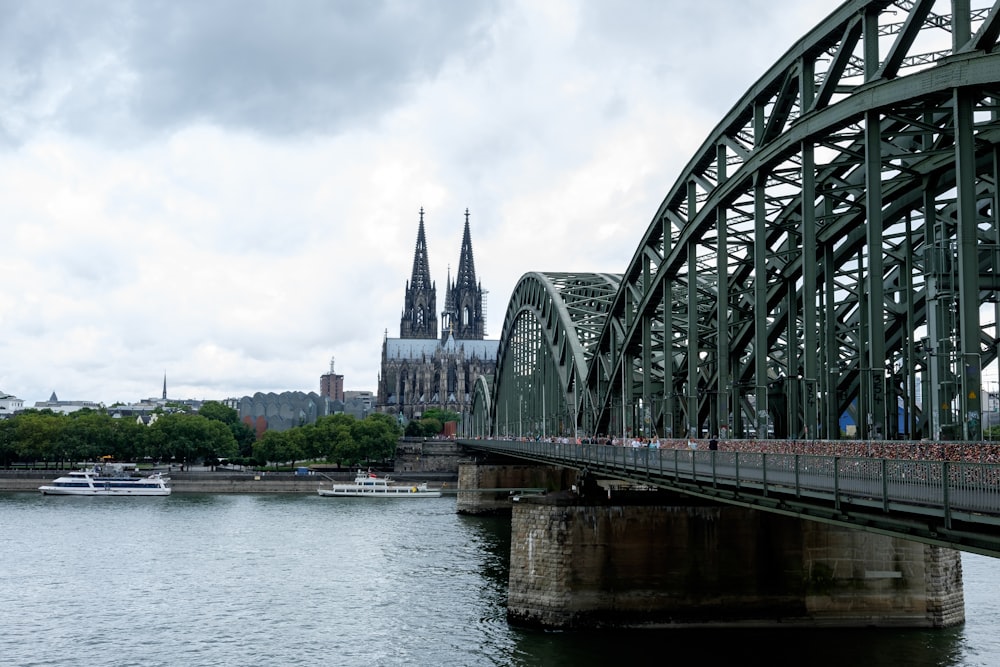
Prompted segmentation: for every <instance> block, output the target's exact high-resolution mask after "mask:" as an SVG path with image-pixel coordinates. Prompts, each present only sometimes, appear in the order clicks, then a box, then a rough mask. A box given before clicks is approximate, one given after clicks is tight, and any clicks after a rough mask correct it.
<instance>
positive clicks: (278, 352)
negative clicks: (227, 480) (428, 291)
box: [0, 0, 829, 404]
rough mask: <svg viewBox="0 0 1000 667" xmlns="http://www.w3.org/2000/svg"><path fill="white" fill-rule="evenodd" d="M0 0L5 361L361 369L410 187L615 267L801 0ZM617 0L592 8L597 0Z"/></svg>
mask: <svg viewBox="0 0 1000 667" xmlns="http://www.w3.org/2000/svg"><path fill="white" fill-rule="evenodd" d="M243 7H244V5H243V4H241V3H233V2H228V1H226V0H215V1H213V2H206V3H174V2H171V3H153V2H141V3H140V2H119V3H104V2H99V3H73V4H68V3H65V2H59V1H57V0H50V1H48V2H45V1H44V0H40V1H39V2H33V3H27V4H26V3H20V2H4V1H2V0H0V100H2V102H3V104H2V105H0V202H2V211H3V219H4V223H3V224H2V225H0V239H2V243H3V249H4V252H3V253H2V255H0V257H2V259H0V281H2V285H3V288H2V290H0V330H2V332H3V336H2V337H0V389H2V390H4V391H7V392H10V393H13V394H15V395H17V396H19V397H21V398H23V399H25V400H26V401H27V402H28V403H29V404H32V403H33V402H34V401H38V400H45V399H46V398H48V396H49V394H50V393H51V392H52V391H56V392H57V393H58V394H59V396H60V398H76V399H86V400H96V401H105V402H108V403H110V402H112V401H117V400H126V401H127V400H135V399H137V398H141V397H146V396H153V395H159V393H160V390H161V382H162V379H163V373H164V372H165V373H166V374H167V380H168V384H169V387H170V394H171V396H176V397H190V398H223V397H226V396H239V395H244V394H248V393H252V392H254V391H281V390H286V389H297V390H306V391H309V390H316V389H318V378H319V375H320V374H321V373H323V372H326V371H327V369H328V368H329V360H330V357H336V370H337V372H338V373H343V374H344V375H345V376H346V378H345V382H346V386H347V388H349V389H369V390H374V389H375V383H376V380H377V376H378V364H379V355H380V347H381V342H382V337H383V335H385V334H386V333H388V335H389V336H396V335H398V332H399V317H400V313H401V309H402V305H403V288H404V284H405V282H406V280H407V279H408V278H409V276H410V270H411V267H412V260H413V246H414V242H415V239H416V232H417V220H418V211H419V209H420V208H421V207H424V209H425V211H426V213H425V222H426V226H427V240H428V246H429V253H430V261H431V274H432V278H433V279H434V280H435V281H437V283H438V287H439V291H440V294H439V300H443V291H444V284H445V279H446V277H447V275H448V271H449V267H450V268H451V270H454V269H455V267H456V265H457V262H458V258H459V251H460V246H461V235H462V223H463V221H464V212H465V209H466V208H467V207H468V208H469V209H470V215H471V232H472V241H473V247H474V249H475V260H476V269H477V271H478V274H479V278H480V280H481V282H482V285H483V286H484V287H485V288H486V289H488V290H489V301H488V312H489V322H488V325H487V329H488V332H489V333H490V334H491V335H492V336H498V335H499V334H500V330H501V326H502V320H503V315H504V310H505V308H506V305H507V301H508V299H509V297H510V293H511V290H512V289H513V287H514V285H515V284H516V282H517V280H518V279H519V278H520V276H521V275H522V274H523V273H524V272H526V271H533V270H540V271H570V270H573V271H609V272H620V271H622V270H624V269H625V268H626V265H627V263H628V261H629V259H630V258H631V256H632V254H633V252H634V251H635V246H636V244H637V242H638V240H639V238H640V237H641V235H642V233H643V231H644V230H645V228H646V226H647V225H648V224H649V222H650V218H651V217H652V215H653V213H654V212H655V210H656V207H657V206H658V205H659V203H660V200H661V199H662V197H663V196H664V195H665V193H666V192H667V190H668V189H669V188H670V186H671V185H672V183H673V179H674V178H675V177H676V175H677V174H678V173H679V171H680V169H681V168H682V166H683V165H684V163H686V162H687V160H688V159H689V157H690V156H691V154H692V153H693V152H694V151H695V149H696V148H697V146H698V145H699V144H700V143H701V142H702V140H703V139H704V137H705V136H706V135H707V134H708V132H709V131H710V130H711V127H712V125H713V124H714V123H715V122H717V121H718V120H719V119H721V117H722V116H723V115H724V113H725V112H726V111H727V110H728V108H729V107H730V106H731V105H732V104H733V103H734V102H735V101H736V99H737V98H738V97H739V96H740V95H741V94H742V93H743V91H744V90H745V89H746V87H747V86H749V85H750V84H751V83H752V82H753V81H754V80H755V79H756V78H757V77H758V76H760V75H762V74H763V73H764V71H765V70H766V68H767V67H769V66H770V65H771V63H772V62H773V61H774V60H775V59H776V58H777V57H779V56H780V55H781V53H782V52H783V51H784V50H786V49H787V48H789V47H791V46H792V44H793V43H794V42H795V41H796V40H797V39H799V38H800V37H801V36H802V35H803V34H804V33H805V32H806V31H807V30H808V29H810V28H811V27H812V26H813V25H814V24H815V23H817V22H818V21H819V20H820V19H821V18H822V17H823V15H824V14H825V13H826V12H827V11H828V10H829V8H828V7H827V5H826V3H821V2H818V1H816V2H809V3H796V2H779V3H774V2H762V1H761V2H753V3H742V2H715V3H713V2H708V3H702V4H701V5H692V4H691V3H687V2H659V1H657V2H640V1H639V0H636V1H635V2H630V3H626V4H621V3H619V4H616V5H609V4H606V3H600V2H569V1H566V2H546V3H535V2H527V1H525V2H510V3H490V2H469V3H443V4H442V3H437V2H429V3H422V4H414V3H396V2H384V3H333V4H332V5H331V4H329V3H320V2H302V3H295V4H292V5H289V4H287V3H279V2H273V3H272V2H264V3H258V4H255V5H254V7H255V9H256V11H254V12H246V11H242V8H243ZM612 10H613V11H612Z"/></svg>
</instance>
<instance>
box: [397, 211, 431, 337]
mask: <svg viewBox="0 0 1000 667" xmlns="http://www.w3.org/2000/svg"><path fill="white" fill-rule="evenodd" d="M404 303H405V305H404V306H403V316H402V318H401V319H400V322H399V337H400V338H437V287H436V286H435V284H434V283H433V282H432V281H431V270H430V267H429V266H428V263H427V240H426V238H425V237H424V209H423V207H421V208H420V227H419V228H418V230H417V247H416V248H415V249H414V251H413V274H412V275H411V276H410V280H409V281H408V282H407V283H406V297H405V302H404Z"/></svg>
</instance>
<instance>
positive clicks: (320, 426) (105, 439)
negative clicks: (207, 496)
mask: <svg viewBox="0 0 1000 667" xmlns="http://www.w3.org/2000/svg"><path fill="white" fill-rule="evenodd" d="M156 417H157V418H156V420H155V421H154V422H153V423H151V424H150V425H149V426H146V425H144V424H141V423H139V422H138V421H137V420H136V419H134V418H114V417H112V416H111V415H109V414H107V413H106V412H105V411H103V410H90V409H83V410H79V411H77V412H73V413H70V414H68V415H64V414H61V413H55V412H52V411H51V410H47V409H46V410H25V411H24V412H21V413H19V414H17V415H15V416H14V417H12V418H10V419H5V420H0V464H2V465H3V466H4V467H9V466H10V465H11V464H12V463H15V462H20V463H39V462H40V463H42V464H44V465H46V466H48V464H50V463H58V464H65V463H71V462H78V461H95V460H97V459H99V458H100V457H102V456H111V457H113V458H114V459H116V460H119V461H142V460H147V459H151V460H153V461H172V462H176V463H179V464H187V463H190V462H194V461H205V462H207V463H210V464H214V463H215V462H217V461H218V460H220V459H226V460H229V461H232V462H234V463H240V464H245V465H251V466H263V465H266V464H267V463H275V464H277V463H289V462H290V463H291V464H292V465H294V464H295V462H296V461H302V460H305V459H310V460H326V461H329V462H331V463H334V462H335V463H337V464H338V465H347V466H354V465H358V464H360V463H366V462H384V461H386V460H387V459H390V458H392V457H393V456H394V454H395V450H396V442H397V441H398V440H399V436H400V435H401V434H402V429H401V428H400V427H399V424H397V423H396V420H395V419H393V418H392V417H390V416H388V415H383V414H373V415H369V416H368V417H366V418H365V419H363V420H357V419H355V418H354V417H353V416H351V415H343V414H341V415H330V416H327V417H321V418H320V419H318V420H317V421H316V423H315V424H308V425H304V426H299V427H296V428H292V429H289V430H287V431H266V432H265V433H264V435H263V437H262V438H261V439H260V440H259V441H258V440H257V439H256V437H255V434H254V430H253V429H252V428H251V427H250V426H248V425H247V424H244V423H242V422H241V421H240V419H239V414H238V413H237V412H236V410H234V409H232V408H229V407H227V406H225V405H223V404H221V403H218V402H215V401H210V402H206V403H205V404H203V405H202V407H201V409H200V410H199V411H198V412H197V414H194V413H182V412H172V413H156Z"/></svg>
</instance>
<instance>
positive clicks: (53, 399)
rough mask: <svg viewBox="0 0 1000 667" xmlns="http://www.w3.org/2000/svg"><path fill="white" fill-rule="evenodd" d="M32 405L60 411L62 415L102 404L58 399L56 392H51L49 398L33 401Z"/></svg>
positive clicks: (92, 408)
mask: <svg viewBox="0 0 1000 667" xmlns="http://www.w3.org/2000/svg"><path fill="white" fill-rule="evenodd" d="M34 407H35V409H36V410H51V411H52V412H61V413H62V414H64V415H68V414H69V413H71V412H76V411H77V410H82V409H84V408H90V409H91V410H100V409H102V408H103V407H104V406H103V405H101V404H100V403H95V402H94V401H60V400H59V397H58V396H56V392H52V395H51V396H49V400H47V401H35V406H34Z"/></svg>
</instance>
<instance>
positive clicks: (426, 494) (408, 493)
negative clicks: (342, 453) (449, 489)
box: [317, 488, 441, 498]
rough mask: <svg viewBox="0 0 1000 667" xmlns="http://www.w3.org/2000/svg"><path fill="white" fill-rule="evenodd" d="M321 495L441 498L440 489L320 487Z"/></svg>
mask: <svg viewBox="0 0 1000 667" xmlns="http://www.w3.org/2000/svg"><path fill="white" fill-rule="evenodd" d="M317 493H319V495H321V496H324V497H328V498H334V497H336V498H440V497H441V492H440V491H430V490H427V491H421V490H417V491H414V490H412V489H406V488H404V489H400V490H399V491H395V490H393V491H365V490H357V489H319V490H318V491H317Z"/></svg>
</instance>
